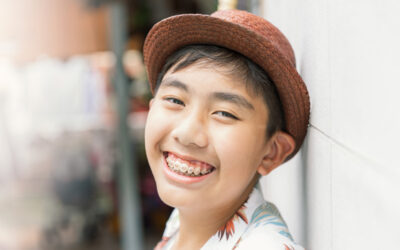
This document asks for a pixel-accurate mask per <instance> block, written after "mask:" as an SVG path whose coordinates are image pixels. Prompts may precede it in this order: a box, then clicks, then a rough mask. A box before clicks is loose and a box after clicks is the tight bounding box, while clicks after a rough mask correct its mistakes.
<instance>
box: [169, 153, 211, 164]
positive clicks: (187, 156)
mask: <svg viewBox="0 0 400 250" xmlns="http://www.w3.org/2000/svg"><path fill="white" fill-rule="evenodd" d="M164 152H165V153H171V154H174V155H176V156H177V157H178V158H181V159H183V160H186V161H198V162H202V163H206V164H208V165H210V166H212V167H214V168H215V166H214V165H213V164H211V163H208V162H206V161H202V160H198V159H196V158H194V157H192V156H189V155H183V154H179V153H175V152H172V151H164Z"/></svg>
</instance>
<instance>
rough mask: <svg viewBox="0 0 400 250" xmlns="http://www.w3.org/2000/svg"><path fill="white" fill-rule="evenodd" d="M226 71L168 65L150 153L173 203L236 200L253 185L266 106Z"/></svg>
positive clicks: (149, 135)
mask: <svg viewBox="0 0 400 250" xmlns="http://www.w3.org/2000/svg"><path fill="white" fill-rule="evenodd" d="M218 70H219V71H218ZM221 72H223V69H221V68H219V69H218V68H216V67H214V66H204V65H201V66H199V65H198V64H194V65H192V66H189V67H186V68H184V69H181V70H179V71H177V72H174V73H171V71H169V72H167V74H166V75H165V76H164V78H163V81H162V82H161V84H160V87H159V89H158V91H157V93H156V95H155V97H154V99H153V100H152V103H151V108H150V112H149V115H148V118H147V123H146V132H145V144H146V154H147V157H148V160H149V163H150V167H151V170H152V172H153V175H154V178H155V180H156V183H157V189H158V193H159V195H160V197H161V199H162V200H163V201H164V202H165V203H167V204H168V205H170V206H173V207H177V208H192V209H194V210H196V209H202V208H208V209H212V208H215V209H217V208H222V207H224V206H225V207H226V206H232V205H233V204H235V201H237V200H238V199H239V198H240V197H244V196H245V195H247V194H248V193H249V192H250V191H251V189H252V185H253V184H254V180H255V178H256V173H257V170H258V168H259V166H260V164H261V162H262V160H263V158H264V155H265V153H266V148H267V144H268V143H267V138H266V126H267V122H268V121H267V117H268V111H267V108H266V105H265V104H264V101H263V99H262V97H261V95H260V96H259V97H257V96H254V95H252V94H250V93H249V92H248V91H247V90H246V87H245V84H244V83H243V82H242V80H238V79H237V78H235V77H228V76H226V74H222V73H221Z"/></svg>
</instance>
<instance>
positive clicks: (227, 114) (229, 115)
mask: <svg viewBox="0 0 400 250" xmlns="http://www.w3.org/2000/svg"><path fill="white" fill-rule="evenodd" d="M214 114H217V115H220V116H224V117H228V118H232V119H235V120H239V119H238V118H237V117H236V116H234V115H232V114H231V113H229V112H226V111H217V112H214Z"/></svg>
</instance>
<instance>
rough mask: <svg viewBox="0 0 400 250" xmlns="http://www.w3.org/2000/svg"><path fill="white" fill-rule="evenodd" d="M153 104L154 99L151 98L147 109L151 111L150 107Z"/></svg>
mask: <svg viewBox="0 0 400 250" xmlns="http://www.w3.org/2000/svg"><path fill="white" fill-rule="evenodd" d="M153 103H154V98H151V100H150V102H149V108H150V109H151V107H152V106H153Z"/></svg>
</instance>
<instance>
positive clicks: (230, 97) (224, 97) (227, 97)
mask: <svg viewBox="0 0 400 250" xmlns="http://www.w3.org/2000/svg"><path fill="white" fill-rule="evenodd" d="M212 97H213V98H215V99H218V100H221V101H227V102H231V103H233V104H236V105H238V106H241V107H244V108H246V109H252V110H254V106H253V105H252V104H251V103H250V102H248V101H247V100H246V98H244V97H242V96H240V95H237V94H233V93H227V92H215V93H213V94H212Z"/></svg>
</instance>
